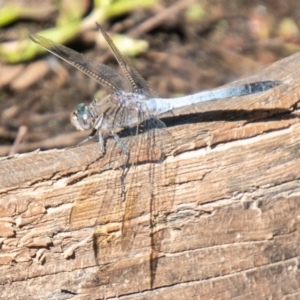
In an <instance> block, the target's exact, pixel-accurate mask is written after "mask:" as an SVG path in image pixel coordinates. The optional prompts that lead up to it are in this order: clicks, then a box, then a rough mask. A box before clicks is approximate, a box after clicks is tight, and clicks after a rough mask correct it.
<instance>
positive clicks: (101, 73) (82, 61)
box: [29, 34, 130, 92]
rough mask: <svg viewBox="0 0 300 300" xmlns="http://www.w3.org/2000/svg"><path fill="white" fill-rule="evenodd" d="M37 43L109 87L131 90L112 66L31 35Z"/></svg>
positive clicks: (115, 89)
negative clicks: (93, 60)
mask: <svg viewBox="0 0 300 300" xmlns="http://www.w3.org/2000/svg"><path fill="white" fill-rule="evenodd" d="M29 37H30V38H31V39H32V40H33V41H34V42H35V43H37V44H39V45H41V46H42V47H43V48H45V49H46V50H47V51H49V52H51V53H52V54H54V55H56V56H58V57H59V58H61V59H63V60H64V61H66V62H68V63H69V64H71V65H72V66H74V67H75V68H77V69H78V70H80V71H81V72H83V73H84V74H86V75H88V76H90V77H91V78H92V79H94V80H95V81H97V82H98V83H100V84H102V85H103V86H104V87H106V88H107V89H109V90H111V91H114V92H117V91H130V87H129V84H128V82H127V81H126V80H125V79H124V78H123V77H122V76H121V75H120V74H119V73H117V72H116V71H115V70H114V69H112V68H111V67H109V66H107V65H104V64H100V63H95V62H92V61H91V60H90V59H88V58H87V57H86V56H84V55H83V54H81V53H78V52H76V51H74V50H72V49H70V48H68V47H65V46H63V45H60V44H57V43H55V42H53V41H51V40H49V39H47V38H45V37H42V36H39V35H36V34H33V35H30V36H29Z"/></svg>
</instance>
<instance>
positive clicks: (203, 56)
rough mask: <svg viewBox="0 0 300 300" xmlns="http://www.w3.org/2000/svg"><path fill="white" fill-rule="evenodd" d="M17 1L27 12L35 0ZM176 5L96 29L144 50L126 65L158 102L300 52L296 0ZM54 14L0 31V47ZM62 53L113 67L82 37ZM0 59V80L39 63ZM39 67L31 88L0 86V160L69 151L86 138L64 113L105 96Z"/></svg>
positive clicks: (68, 75) (72, 74) (93, 86)
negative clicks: (81, 55)
mask: <svg viewBox="0 0 300 300" xmlns="http://www.w3.org/2000/svg"><path fill="white" fill-rule="evenodd" d="M4 2H5V1H4ZM18 2H23V4H24V2H25V5H27V4H28V5H29V3H30V5H32V4H35V2H37V1H18ZM49 2H52V1H49ZM70 2H72V1H69V4H70ZM87 2H90V3H89V10H88V11H87V12H86V15H87V14H88V13H89V12H90V11H91V10H92V8H93V4H92V2H91V1H87ZM183 2H184V1H170V0H165V1H158V2H157V3H156V4H155V5H153V6H151V7H150V8H138V7H137V8H136V9H134V10H132V11H130V12H128V13H125V14H122V15H119V16H117V17H114V18H111V19H110V20H109V21H106V22H104V23H103V26H104V28H105V29H106V30H107V31H108V32H109V33H112V32H114V33H122V34H126V35H128V36H134V38H138V39H141V40H145V41H147V42H148V43H149V47H148V50H147V51H146V52H145V53H141V54H140V55H138V56H137V57H132V58H130V62H131V63H132V64H133V65H134V66H135V67H136V69H137V70H138V71H139V72H140V73H141V74H142V76H143V77H144V78H145V79H146V80H147V81H148V82H149V83H150V84H151V86H152V87H153V88H154V90H156V91H157V92H158V94H159V95H161V96H163V97H176V96H180V95H183V94H191V93H195V92H198V91H200V90H205V89H211V88H214V87H217V86H221V85H223V84H226V83H229V82H231V81H234V80H236V79H239V78H242V77H246V76H248V75H250V74H252V73H254V72H256V71H259V70H261V69H263V68H265V67H266V66H268V65H270V64H272V63H273V62H275V61H277V60H279V59H281V58H283V57H285V56H288V55H290V54H292V53H295V52H297V51H299V50H300V35H299V25H300V21H299V20H300V19H299V17H298V16H299V13H300V2H299V1H297V0H290V1H280V0H276V1H274V0H272V1H271V0H269V1H267V0H265V1H263V0H257V1H222V0H214V1H186V2H187V3H188V4H184V3H183ZM45 3H46V1H45ZM50 4H51V3H50ZM45 5H46V4H45ZM0 10H1V8H0ZM57 15H58V12H57V11H54V12H53V13H51V14H49V16H48V18H46V19H44V20H37V19H30V18H25V19H24V18H23V19H22V18H21V19H19V20H17V21H16V22H13V23H12V24H9V25H7V26H4V27H2V28H0V40H1V43H6V42H8V41H12V40H18V39H20V38H21V37H23V36H24V31H25V32H26V33H27V32H28V33H36V32H38V31H39V30H42V29H46V28H51V27H53V26H54V25H55V20H56V18H57ZM95 29H96V28H95ZM87 34H88V33H87ZM99 34H100V33H99ZM69 46H70V47H72V48H73V49H75V50H76V51H80V52H83V53H85V54H87V55H89V56H90V57H91V58H92V59H93V60H95V62H96V61H98V62H102V63H105V64H108V65H110V66H112V67H113V68H117V63H116V61H115V59H114V58H113V56H112V55H111V54H109V53H108V51H107V50H106V48H104V49H102V48H99V47H96V45H95V44H94V43H93V42H91V41H89V40H88V39H87V38H85V35H84V34H79V35H78V37H77V39H76V40H74V41H73V42H72V43H71V44H69ZM0 59H1V63H0V79H1V78H3V77H4V78H9V77H10V72H13V70H15V69H16V67H17V66H22V68H24V72H25V68H26V67H28V66H30V65H31V64H33V63H37V62H39V61H40V60H42V59H43V57H39V58H37V59H36V60H35V61H29V62H25V63H24V62H20V63H18V64H14V65H13V66H11V65H9V64H8V63H6V62H4V60H3V57H1V53H0ZM44 62H45V60H44ZM46 62H47V64H48V69H49V70H48V71H47V72H45V74H44V75H43V76H40V77H39V78H37V79H36V80H34V82H31V83H28V84H27V83H26V82H25V81H23V85H22V84H21V85H17V84H15V83H14V82H13V80H6V82H5V83H4V84H2V85H1V80H0V88H1V91H0V156H6V155H8V154H9V152H10V154H14V153H16V152H17V153H18V152H19V153H20V152H27V151H33V150H34V149H37V148H40V149H42V150H45V149H51V148H62V147H66V146H71V145H74V144H76V143H77V142H79V141H80V140H81V139H82V138H83V137H84V136H87V135H88V133H85V134H84V135H82V134H80V133H79V134H77V133H76V134H75V131H76V130H75V129H74V128H73V127H72V126H71V124H70V122H69V114H70V112H71V111H72V110H73V109H74V108H75V106H76V105H77V104H78V103H80V102H86V103H89V102H90V101H91V100H92V99H93V98H94V97H95V94H96V92H97V91H99V90H100V89H101V92H100V93H97V97H98V98H99V97H101V96H102V95H104V94H105V93H107V91H105V90H104V89H102V88H101V86H99V85H98V84H97V83H96V82H94V81H93V80H91V79H90V78H89V77H87V76H85V75H84V74H82V73H80V72H79V71H77V70H75V69H74V68H73V67H72V66H69V65H68V64H66V63H64V62H60V61H59V64H58V63H57V65H58V66H59V67H57V69H56V70H55V72H54V71H53V68H52V70H51V68H50V67H49V63H48V62H49V60H48V61H46ZM57 62H58V61H57ZM60 63H61V65H60ZM34 70H35V69H33V71H32V72H31V73H30V72H29V74H28V73H26V78H27V79H29V78H30V77H31V76H35V75H36V74H35V71H34ZM20 74H22V72H21V73H20ZM23 74H24V73H23ZM12 77H13V76H12ZM266 80H268V78H266ZM28 81H29V82H30V80H28ZM22 130H23V131H24V132H25V133H24V132H23V131H22ZM18 139H20V140H18ZM21 140H22V141H21ZM14 143H15V147H14V148H13V151H12V145H13V144H14Z"/></svg>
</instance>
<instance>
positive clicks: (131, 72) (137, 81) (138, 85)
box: [96, 23, 157, 98]
mask: <svg viewBox="0 0 300 300" xmlns="http://www.w3.org/2000/svg"><path fill="white" fill-rule="evenodd" d="M96 25H97V27H98V29H99V30H100V31H101V33H102V35H103V36H104V38H105V40H106V41H107V43H108V45H109V47H110V49H111V50H112V52H113V54H114V56H115V58H116V60H117V61H118V63H119V65H120V67H121V69H122V71H123V72H124V74H125V76H126V78H127V80H128V81H129V83H130V85H131V88H132V91H133V92H136V93H140V94H143V95H146V96H148V97H149V98H151V97H156V96H157V93H156V92H155V91H154V90H153V89H152V88H151V87H150V85H149V84H148V83H147V82H146V80H145V79H144V78H143V77H142V76H141V75H140V73H139V72H138V71H137V70H136V69H135V68H133V67H132V66H131V65H130V64H129V63H128V61H127V59H126V58H125V57H124V56H123V55H122V54H121V53H120V51H119V50H118V48H117V47H116V45H115V44H114V42H113V41H112V39H111V38H110V37H109V36H108V34H107V33H106V32H105V31H104V30H103V29H102V28H101V27H100V25H99V24H98V23H96Z"/></svg>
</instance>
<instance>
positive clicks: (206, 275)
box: [0, 54, 300, 299]
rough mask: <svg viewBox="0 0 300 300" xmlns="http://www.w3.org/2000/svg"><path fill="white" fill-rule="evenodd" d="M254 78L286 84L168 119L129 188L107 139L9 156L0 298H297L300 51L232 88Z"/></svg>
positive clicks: (2, 205) (4, 164)
mask: <svg viewBox="0 0 300 300" xmlns="http://www.w3.org/2000/svg"><path fill="white" fill-rule="evenodd" d="M258 80H281V81H282V84H281V85H280V86H278V87H276V88H274V89H272V90H269V91H267V92H264V93H260V94H254V95H250V96H246V97H240V98H234V99H228V100H220V101H213V102H208V103H202V104H201V105H197V106H194V107H193V114H192V115H191V111H188V110H187V109H182V110H181V111H177V114H180V115H182V114H186V115H185V116H180V117H173V118H171V114H169V115H165V116H164V117H165V118H164V120H165V121H166V123H167V124H171V123H172V124H174V123H175V122H176V124H175V125H176V126H171V127H170V128H169V133H170V135H172V139H167V140H162V141H161V142H162V143H165V149H164V154H165V156H164V158H163V159H162V160H161V161H160V162H159V163H157V159H156V160H155V159H154V160H149V159H147V157H146V158H145V157H144V158H143V157H142V158H141V159H140V164H139V165H138V166H137V167H136V168H130V169H129V171H128V173H127V174H126V177H125V179H124V186H125V190H124V189H123V188H122V182H121V180H120V175H121V173H122V169H120V166H121V165H122V153H121V152H120V151H119V149H117V147H115V146H114V142H113V141H111V140H110V141H108V145H107V147H108V151H107V154H106V155H105V156H104V157H103V158H101V159H100V160H99V161H98V162H96V163H93V164H91V165H90V166H88V164H89V162H90V161H92V160H93V159H94V158H95V157H97V155H98V154H99V149H98V145H97V143H91V144H89V145H85V146H82V147H78V148H74V149H67V150H52V151H47V152H40V153H38V152H35V153H28V154H24V155H19V156H15V157H11V158H4V159H2V160H1V161H0V198H1V199H0V235H1V238H0V245H1V250H0V265H1V266H0V268H1V271H0V274H1V276H0V294H1V298H2V299H71V298H72V299H104V298H105V299H106V298H114V297H120V298H122V296H124V298H125V296H126V295H127V296H128V298H126V299H129V298H130V299H199V298H201V299H231V298H240V299H266V298H272V299H283V298H288V297H290V299H296V298H299V297H300V290H299V276H300V273H299V256H300V248H299V242H300V234H299V232H298V229H299V222H300V219H299V215H300V198H299V194H300V188H299V186H300V185H299V177H300V172H299V170H298V168H299V165H300V154H299V153H300V152H299V145H300V125H299V122H298V115H297V113H298V110H297V108H298V101H299V94H300V84H299V82H300V54H296V55H293V56H291V57H289V58H287V59H284V60H282V61H280V62H277V63H275V64H274V65H272V66H271V67H269V68H267V69H266V70H264V71H263V72H260V73H259V74H257V75H255V76H252V77H251V78H250V77H249V78H247V79H245V80H242V81H239V82H236V83H234V84H233V85H237V84H241V83H243V82H255V81H258ZM156 138H157V139H159V138H160V136H157V137H156ZM128 139H132V137H128ZM146 152H147V151H145V153H146ZM142 155H143V154H142ZM157 155H159V154H157ZM298 162H299V165H298ZM149 174H150V176H149ZM124 199H125V200H126V201H125V200H124ZM75 202H76V209H74V208H73V210H72V207H73V205H74V203H75ZM125 207H126V211H127V215H125V217H124V210H125ZM71 211H72V215H71V222H70V213H71ZM128 211H129V212H130V213H128ZM99 215H100V217H99ZM95 224H97V226H95Z"/></svg>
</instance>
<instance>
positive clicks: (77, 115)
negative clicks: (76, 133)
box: [71, 103, 92, 130]
mask: <svg viewBox="0 0 300 300" xmlns="http://www.w3.org/2000/svg"><path fill="white" fill-rule="evenodd" d="M71 123H72V124H73V125H74V126H75V127H76V129H78V130H89V129H91V128H92V116H91V114H90V112H89V110H88V108H87V106H86V105H85V104H84V103H80V104H78V105H77V107H76V110H75V111H74V112H73V113H72V114H71Z"/></svg>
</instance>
